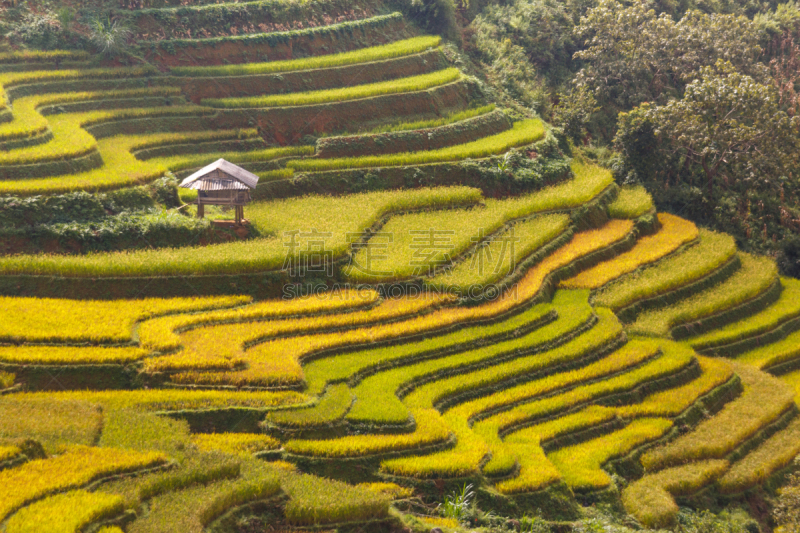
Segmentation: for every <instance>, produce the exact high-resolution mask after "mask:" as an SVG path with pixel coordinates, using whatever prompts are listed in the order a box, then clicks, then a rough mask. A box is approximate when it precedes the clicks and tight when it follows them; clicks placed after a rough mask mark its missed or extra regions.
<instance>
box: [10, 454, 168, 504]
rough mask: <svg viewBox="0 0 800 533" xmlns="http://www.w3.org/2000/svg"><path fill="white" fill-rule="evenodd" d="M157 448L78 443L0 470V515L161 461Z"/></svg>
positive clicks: (164, 458)
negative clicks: (50, 455) (144, 449)
mask: <svg viewBox="0 0 800 533" xmlns="http://www.w3.org/2000/svg"><path fill="white" fill-rule="evenodd" d="M165 460H166V457H165V456H164V455H163V454H161V453H157V452H147V453H139V452H132V451H129V450H120V449H114V448H92V447H86V446H78V447H75V448H72V449H70V450H68V451H67V452H66V453H64V454H62V455H59V456H57V457H53V458H52V459H37V460H35V461H30V462H27V463H25V464H23V465H21V466H18V467H16V468H12V469H10V470H3V471H0V519H5V518H6V517H7V516H8V515H9V514H10V513H12V512H13V511H15V510H17V509H18V508H20V507H22V506H23V505H25V504H27V503H29V502H31V501H34V500H38V499H40V498H42V497H44V496H47V495H48V494H53V493H56V492H61V491H65V490H69V489H73V488H78V487H80V486H82V485H85V484H87V483H89V482H91V481H93V480H95V479H98V478H100V477H103V476H108V475H111V474H115V473H123V472H130V471H133V470H138V469H141V468H146V467H148V466H152V465H156V464H159V463H162V462H164V461H165Z"/></svg>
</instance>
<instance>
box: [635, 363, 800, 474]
mask: <svg viewBox="0 0 800 533" xmlns="http://www.w3.org/2000/svg"><path fill="white" fill-rule="evenodd" d="M735 368H736V372H737V373H738V374H739V375H740V376H741V378H742V383H743V384H744V392H743V393H742V395H741V396H740V397H739V398H737V399H736V400H734V401H732V402H730V403H728V404H727V405H726V406H725V407H723V408H722V410H721V411H720V412H719V413H717V414H716V415H714V416H713V417H711V418H709V419H707V420H704V421H703V422H701V423H700V424H699V425H698V426H697V427H696V428H695V429H694V430H693V431H691V432H689V433H686V434H684V435H681V436H680V437H678V438H677V439H675V440H674V441H671V442H668V443H666V444H663V445H661V446H659V447H656V448H653V449H652V450H650V451H648V452H647V453H645V454H644V455H642V459H641V462H642V465H643V466H644V468H645V470H646V471H649V472H652V471H655V470H659V469H662V468H666V467H670V466H676V465H679V464H681V463H686V462H689V461H698V460H705V459H730V460H736V459H737V458H739V457H742V456H744V455H745V454H746V453H747V452H748V451H750V450H751V449H752V448H753V447H754V445H757V444H759V443H760V442H763V440H764V439H765V438H766V437H768V436H770V435H772V434H773V433H774V432H775V431H776V430H777V429H780V428H782V427H785V426H786V425H787V424H788V423H789V421H790V420H791V419H792V418H794V417H795V415H796V413H797V406H795V404H794V391H792V390H791V389H790V388H789V387H788V386H786V385H784V384H783V383H781V382H780V381H779V380H777V378H774V377H772V376H769V375H768V374H764V373H763V372H761V371H759V370H756V369H754V368H749V367H746V366H744V365H737V366H736V367H735ZM765 432H766V435H765Z"/></svg>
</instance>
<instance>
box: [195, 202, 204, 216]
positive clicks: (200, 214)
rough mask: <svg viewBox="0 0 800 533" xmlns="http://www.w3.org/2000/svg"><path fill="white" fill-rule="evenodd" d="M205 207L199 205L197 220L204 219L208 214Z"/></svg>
mask: <svg viewBox="0 0 800 533" xmlns="http://www.w3.org/2000/svg"><path fill="white" fill-rule="evenodd" d="M205 207H206V206H205V205H203V204H197V218H203V217H204V216H205V214H206V209H205Z"/></svg>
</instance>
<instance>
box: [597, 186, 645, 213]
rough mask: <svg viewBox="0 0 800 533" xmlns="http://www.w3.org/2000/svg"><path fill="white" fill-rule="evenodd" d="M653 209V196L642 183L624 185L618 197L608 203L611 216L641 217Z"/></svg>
mask: <svg viewBox="0 0 800 533" xmlns="http://www.w3.org/2000/svg"><path fill="white" fill-rule="evenodd" d="M653 209H654V208H653V198H652V197H651V196H650V193H648V192H647V189H645V188H644V187H642V186H641V185H639V186H636V187H623V188H622V189H621V190H620V191H619V196H617V199H616V200H614V201H613V202H611V203H610V204H608V214H609V216H610V217H611V218H639V217H640V216H642V215H644V214H645V213H648V212H650V211H652V210H653Z"/></svg>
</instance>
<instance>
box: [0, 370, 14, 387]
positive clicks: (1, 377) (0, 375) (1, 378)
mask: <svg viewBox="0 0 800 533" xmlns="http://www.w3.org/2000/svg"><path fill="white" fill-rule="evenodd" d="M15 379H16V376H15V375H14V374H12V373H11V372H0V389H7V388H9V387H11V386H13V385H14V380H15Z"/></svg>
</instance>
